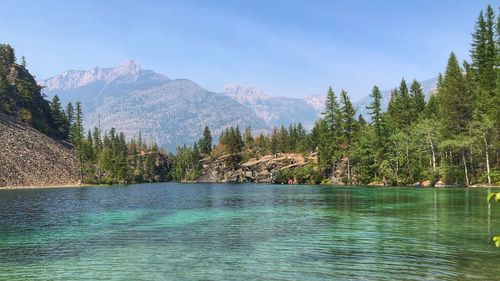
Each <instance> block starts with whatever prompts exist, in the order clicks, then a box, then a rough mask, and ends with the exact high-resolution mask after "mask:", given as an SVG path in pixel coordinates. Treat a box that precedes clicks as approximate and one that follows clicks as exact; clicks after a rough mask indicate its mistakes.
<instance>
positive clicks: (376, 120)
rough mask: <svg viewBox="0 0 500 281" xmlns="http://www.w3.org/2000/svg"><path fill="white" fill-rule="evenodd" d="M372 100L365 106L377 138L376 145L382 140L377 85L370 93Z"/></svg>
mask: <svg viewBox="0 0 500 281" xmlns="http://www.w3.org/2000/svg"><path fill="white" fill-rule="evenodd" d="M370 97H371V98H372V102H371V103H370V105H369V106H367V107H366V108H367V109H369V110H371V111H370V113H369V114H370V116H371V118H372V122H371V124H372V126H373V127H374V128H375V137H376V139H377V143H378V146H379V147H381V146H382V141H383V130H384V128H383V126H384V124H383V123H384V122H383V118H382V94H381V93H380V90H379V88H378V87H377V86H373V90H372V93H371V94H370Z"/></svg>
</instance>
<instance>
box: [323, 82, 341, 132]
mask: <svg viewBox="0 0 500 281" xmlns="http://www.w3.org/2000/svg"><path fill="white" fill-rule="evenodd" d="M322 114H323V116H324V119H325V122H326V125H327V126H328V129H329V131H330V133H331V134H332V137H333V138H335V137H336V136H337V134H338V132H339V127H340V108H339V103H338V101H337V96H336V95H335V92H334V91H333V90H332V87H330V88H328V92H327V95H326V102H325V111H324V112H322Z"/></svg>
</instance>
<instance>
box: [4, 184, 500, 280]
mask: <svg viewBox="0 0 500 281" xmlns="http://www.w3.org/2000/svg"><path fill="white" fill-rule="evenodd" d="M487 192H488V190H487V189H470V190H467V189H423V188H421V189H416V188H369V187H355V188H354V187H350V188H345V187H328V186H286V185H254V184H240V185H234V184H176V183H158V184H141V185H129V186H112V187H82V188H59V189H19V190H0V280H27V279H30V280H38V279H40V280H80V279H81V280H96V279H107V280H158V279H161V280H250V279H257V280H332V279H335V280H429V279H437V280H465V279H467V280H474V279H476V280H495V279H498V278H500V277H499V276H500V266H499V265H500V249H497V248H495V247H494V245H493V243H492V242H491V237H492V236H493V235H495V234H500V204H498V205H497V204H492V205H491V207H488V204H487V202H486V195H487Z"/></svg>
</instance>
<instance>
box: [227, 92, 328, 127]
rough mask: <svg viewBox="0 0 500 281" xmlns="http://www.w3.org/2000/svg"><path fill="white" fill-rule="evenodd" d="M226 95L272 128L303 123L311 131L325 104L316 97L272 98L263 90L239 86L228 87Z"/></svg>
mask: <svg viewBox="0 0 500 281" xmlns="http://www.w3.org/2000/svg"><path fill="white" fill-rule="evenodd" d="M224 93H225V94H226V95H227V96H228V97H230V98H232V99H234V100H235V101H237V102H239V103H240V104H242V105H244V106H246V107H248V108H250V109H252V111H253V112H255V114H257V116H258V117H259V118H261V119H262V120H264V122H266V124H267V125H268V126H269V127H271V128H273V127H280V126H281V125H285V126H288V125H289V124H294V123H302V125H303V126H304V127H305V128H307V129H311V128H312V127H313V126H314V123H315V122H316V120H317V119H318V118H319V117H320V116H321V114H320V113H321V109H322V108H323V104H324V100H322V99H321V98H319V99H318V98H317V99H316V100H315V99H314V97H310V98H307V99H301V98H289V97H278V96H271V95H267V94H266V93H264V91H263V90H262V89H259V88H255V87H248V86H242V85H238V84H228V85H226V86H225V91H224ZM314 101H317V103H316V104H315V103H314ZM318 103H319V104H318ZM318 105H319V106H318Z"/></svg>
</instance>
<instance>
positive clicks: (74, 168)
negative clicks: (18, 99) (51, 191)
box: [0, 113, 80, 186]
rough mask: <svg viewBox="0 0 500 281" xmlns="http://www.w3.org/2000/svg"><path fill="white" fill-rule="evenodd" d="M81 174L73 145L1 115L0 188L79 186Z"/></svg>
mask: <svg viewBox="0 0 500 281" xmlns="http://www.w3.org/2000/svg"><path fill="white" fill-rule="evenodd" d="M79 171H80V168H79V164H78V159H77V158H76V157H75V155H74V151H73V149H72V148H71V146H70V145H69V144H65V143H59V142H57V141H55V140H53V139H51V138H49V137H47V136H46V135H44V134H42V133H40V132H39V131H37V130H35V129H33V128H32V127H30V126H28V125H26V124H24V123H20V122H18V121H16V120H14V119H13V118H11V117H8V116H6V115H4V114H1V113H0V186H47V185H66V184H67V185H72V184H78V183H79V179H80V175H79Z"/></svg>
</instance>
